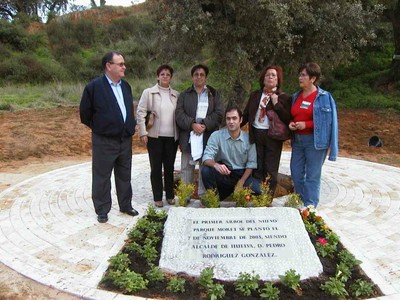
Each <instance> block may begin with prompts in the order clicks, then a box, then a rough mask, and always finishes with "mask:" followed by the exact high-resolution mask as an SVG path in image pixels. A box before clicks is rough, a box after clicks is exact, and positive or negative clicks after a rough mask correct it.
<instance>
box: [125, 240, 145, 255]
mask: <svg viewBox="0 0 400 300" xmlns="http://www.w3.org/2000/svg"><path fill="white" fill-rule="evenodd" d="M125 249H126V250H127V251H129V252H131V253H136V254H140V253H142V247H141V246H140V245H139V244H138V243H136V242H131V243H128V245H126V247H125Z"/></svg>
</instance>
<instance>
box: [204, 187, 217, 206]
mask: <svg viewBox="0 0 400 300" xmlns="http://www.w3.org/2000/svg"><path fill="white" fill-rule="evenodd" d="M200 201H201V203H202V204H203V205H204V206H205V207H209V208H217V207H220V206H221V204H220V202H219V195H218V192H217V190H215V189H208V190H206V192H205V193H204V194H203V195H202V196H201V198H200Z"/></svg>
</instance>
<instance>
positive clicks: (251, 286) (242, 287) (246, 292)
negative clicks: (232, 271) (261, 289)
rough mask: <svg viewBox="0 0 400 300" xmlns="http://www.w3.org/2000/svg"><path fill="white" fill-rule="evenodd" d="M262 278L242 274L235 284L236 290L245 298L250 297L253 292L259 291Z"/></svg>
mask: <svg viewBox="0 0 400 300" xmlns="http://www.w3.org/2000/svg"><path fill="white" fill-rule="evenodd" d="M259 280H260V276H259V275H256V276H252V275H251V274H249V273H240V274H239V277H238V279H237V280H236V282H235V283H234V285H235V290H236V291H238V292H240V293H241V294H242V295H243V296H250V295H251V292H252V291H255V290H257V289H258V281H259Z"/></svg>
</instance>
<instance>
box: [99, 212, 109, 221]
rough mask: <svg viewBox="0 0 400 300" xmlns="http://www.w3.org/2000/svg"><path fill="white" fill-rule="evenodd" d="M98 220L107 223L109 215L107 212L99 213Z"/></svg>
mask: <svg viewBox="0 0 400 300" xmlns="http://www.w3.org/2000/svg"><path fill="white" fill-rule="evenodd" d="M97 221H98V222H99V223H105V222H107V221H108V216H107V214H101V215H98V216H97Z"/></svg>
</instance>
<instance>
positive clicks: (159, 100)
mask: <svg viewBox="0 0 400 300" xmlns="http://www.w3.org/2000/svg"><path fill="white" fill-rule="evenodd" d="M173 73H174V70H173V69H172V67H171V66H169V65H161V66H159V67H158V68H157V84H156V85H155V86H153V87H151V88H148V89H145V90H144V91H143V93H142V96H141V97H140V100H139V104H138V108H137V125H138V127H139V137H140V140H141V142H142V143H143V144H144V145H146V147H147V151H148V153H149V159H150V168H151V172H150V180H151V187H152V191H153V199H154V204H155V205H156V206H157V207H163V201H162V198H163V177H162V168H163V167H164V187H165V196H166V197H165V198H166V200H167V203H168V204H169V205H173V204H174V203H175V200H174V198H175V195H174V164H175V157H176V151H177V147H178V143H177V141H178V130H177V127H176V123H175V109H176V102H177V100H178V92H177V91H176V90H174V89H172V88H171V86H170V82H171V79H172V75H173ZM149 112H151V113H153V114H154V124H153V125H152V126H151V127H149V126H146V115H147V114H148V113H149Z"/></svg>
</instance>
